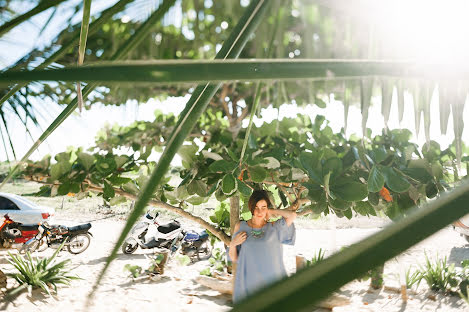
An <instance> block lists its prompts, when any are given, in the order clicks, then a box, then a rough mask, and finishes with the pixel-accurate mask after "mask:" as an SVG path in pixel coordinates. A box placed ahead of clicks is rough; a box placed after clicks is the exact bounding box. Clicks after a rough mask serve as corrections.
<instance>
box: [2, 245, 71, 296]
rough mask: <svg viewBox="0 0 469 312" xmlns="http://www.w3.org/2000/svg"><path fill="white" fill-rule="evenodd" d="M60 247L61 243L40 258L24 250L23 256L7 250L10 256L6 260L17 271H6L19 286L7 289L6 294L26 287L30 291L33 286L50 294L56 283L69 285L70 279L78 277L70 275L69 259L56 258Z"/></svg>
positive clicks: (12, 294)
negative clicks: (49, 253)
mask: <svg viewBox="0 0 469 312" xmlns="http://www.w3.org/2000/svg"><path fill="white" fill-rule="evenodd" d="M62 247H63V244H62V246H61V247H60V248H58V249H57V250H56V251H55V252H54V254H53V255H52V256H50V257H44V258H42V259H40V258H35V259H33V258H32V256H31V254H30V253H29V252H26V255H25V256H22V255H19V254H18V255H13V254H11V253H10V252H8V255H9V256H10V259H8V262H9V263H10V264H12V265H13V266H14V267H15V269H16V270H17V271H18V272H16V273H8V274H7V276H10V277H13V278H14V279H15V280H16V281H17V282H18V283H19V286H17V287H15V288H13V289H9V290H8V295H9V296H14V295H15V294H17V293H19V292H20V291H22V290H24V289H28V291H29V292H31V290H32V289H34V288H41V289H42V290H44V291H45V292H46V293H47V294H49V295H50V290H51V288H53V289H54V291H55V292H57V286H58V285H60V284H64V285H70V282H71V281H72V280H74V279H79V277H77V276H73V275H70V271H71V269H70V268H69V266H70V259H66V260H63V261H60V262H59V261H57V260H56V257H57V254H58V253H59V252H60V250H61V249H62Z"/></svg>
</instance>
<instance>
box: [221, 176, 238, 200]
mask: <svg viewBox="0 0 469 312" xmlns="http://www.w3.org/2000/svg"><path fill="white" fill-rule="evenodd" d="M237 188H238V182H237V180H236V178H235V177H234V176H233V175H232V174H231V173H228V174H226V175H225V176H224V177H223V180H222V182H221V189H222V191H223V193H225V194H226V195H231V194H233V193H234V192H236V190H237Z"/></svg>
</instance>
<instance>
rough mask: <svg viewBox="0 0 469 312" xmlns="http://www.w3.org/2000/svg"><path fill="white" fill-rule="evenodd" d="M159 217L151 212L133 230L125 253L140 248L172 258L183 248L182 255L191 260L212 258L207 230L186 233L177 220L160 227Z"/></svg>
mask: <svg viewBox="0 0 469 312" xmlns="http://www.w3.org/2000/svg"><path fill="white" fill-rule="evenodd" d="M158 215H159V213H158V212H156V213H155V215H154V216H152V214H151V213H150V212H149V213H147V214H146V215H145V218H144V219H143V220H142V221H141V222H139V223H137V224H136V225H135V226H134V227H133V228H132V230H131V232H130V236H129V237H128V238H127V239H126V240H125V242H124V244H123V245H122V252H123V253H125V254H132V253H134V252H135V251H136V250H137V249H138V247H139V246H140V248H142V249H152V248H157V249H159V250H160V251H161V252H169V255H170V256H172V255H174V253H175V252H176V251H177V250H179V247H181V253H182V254H183V255H187V256H189V257H190V258H191V260H194V259H195V258H197V259H198V260H206V259H208V258H210V257H211V255H212V246H211V244H210V242H209V240H208V238H209V236H208V233H207V232H206V231H205V230H204V231H202V232H200V233H197V232H195V231H185V230H184V229H182V228H181V224H180V223H179V222H178V221H176V220H173V221H171V222H170V223H167V224H163V225H160V224H159V223H158V221H157V217H158Z"/></svg>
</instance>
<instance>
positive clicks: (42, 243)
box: [37, 237, 49, 252]
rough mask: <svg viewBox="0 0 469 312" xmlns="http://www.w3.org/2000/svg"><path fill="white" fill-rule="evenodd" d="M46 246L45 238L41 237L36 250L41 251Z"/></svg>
mask: <svg viewBox="0 0 469 312" xmlns="http://www.w3.org/2000/svg"><path fill="white" fill-rule="evenodd" d="M47 247H49V246H48V245H47V240H46V238H45V237H43V238H42V239H41V241H40V242H39V248H38V249H37V251H39V252H43V251H44V250H46V249H47Z"/></svg>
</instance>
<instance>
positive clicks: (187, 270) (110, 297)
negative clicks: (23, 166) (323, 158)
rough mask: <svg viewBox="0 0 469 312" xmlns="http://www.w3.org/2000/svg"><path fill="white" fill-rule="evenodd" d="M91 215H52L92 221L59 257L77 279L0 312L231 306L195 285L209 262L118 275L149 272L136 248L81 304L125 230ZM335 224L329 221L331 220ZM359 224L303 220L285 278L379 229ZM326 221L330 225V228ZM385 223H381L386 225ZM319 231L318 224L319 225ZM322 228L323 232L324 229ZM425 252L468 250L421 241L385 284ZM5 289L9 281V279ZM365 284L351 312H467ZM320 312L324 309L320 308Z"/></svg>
mask: <svg viewBox="0 0 469 312" xmlns="http://www.w3.org/2000/svg"><path fill="white" fill-rule="evenodd" d="M98 218H103V217H102V216H101V217H99V216H98V217H97V216H96V215H91V214H90V215H80V216H75V217H71V216H70V215H68V217H65V216H60V213H59V214H58V216H57V219H56V222H57V223H61V224H66V225H76V224H79V223H83V222H88V221H92V228H91V230H90V231H91V232H92V234H93V235H94V237H93V239H92V242H91V245H90V247H89V248H88V250H86V251H85V252H84V253H82V254H79V255H71V254H69V253H68V252H66V251H64V252H61V253H60V258H61V259H65V258H67V259H71V260H72V263H73V265H74V266H76V267H75V269H74V270H73V273H74V274H76V275H78V276H79V277H81V278H82V280H77V281H73V282H72V284H71V286H70V287H61V288H60V289H59V291H58V294H57V295H53V296H52V297H48V296H47V295H43V294H42V293H41V292H39V291H34V292H33V294H32V296H30V295H28V294H27V293H24V294H22V295H21V296H20V297H19V298H17V299H16V300H15V301H14V302H12V303H2V305H0V310H3V309H6V311H49V312H54V311H64V310H65V309H66V310H70V309H71V310H73V311H155V310H161V309H163V310H164V311H227V310H230V308H231V306H232V303H231V298H230V296H228V295H223V294H220V293H218V292H217V291H214V290H210V289H208V288H206V287H204V286H201V285H199V284H197V283H195V282H194V278H195V277H196V276H198V274H199V272H200V271H201V270H202V269H204V268H205V267H207V266H208V261H200V262H196V263H193V264H190V265H186V266H184V265H181V264H180V263H178V261H177V259H173V260H171V261H170V262H169V263H168V265H167V267H166V270H165V274H164V275H163V276H161V277H158V278H157V279H155V280H150V279H146V278H145V279H137V280H132V279H131V278H129V277H128V273H127V272H124V270H123V267H124V265H125V264H127V263H129V264H138V265H140V266H142V267H147V266H148V263H149V262H148V259H147V258H146V257H145V254H151V251H150V250H141V249H139V250H138V251H137V252H136V253H135V254H133V255H124V254H122V253H121V252H119V254H118V256H117V259H116V260H115V261H114V262H113V263H112V264H111V266H110V268H109V270H108V273H107V275H106V277H105V278H104V280H103V282H102V284H101V286H100V287H99V290H98V291H97V292H96V293H95V298H94V301H93V305H92V306H88V307H86V306H85V303H86V301H87V298H88V296H89V293H90V291H91V288H92V286H93V284H94V281H95V280H96V277H97V276H98V274H99V272H100V270H101V268H102V267H103V264H104V262H105V259H106V256H107V255H108V254H109V251H110V250H111V248H112V247H113V242H114V241H115V239H116V237H117V235H118V234H119V233H120V230H121V228H122V226H123V224H124V222H123V221H122V220H116V219H115V218H114V219H112V218H111V219H101V220H97V219H98ZM334 222H335V221H334ZM355 222H356V223H357V224H358V225H362V226H363V225H368V227H367V228H358V227H350V228H339V229H337V230H336V231H332V230H330V229H325V228H323V229H312V228H306V227H303V226H302V225H304V222H301V220H300V222H298V224H297V241H296V244H295V246H287V247H286V248H285V251H284V261H285V265H286V267H287V270H288V271H289V273H293V272H295V256H296V255H298V254H302V255H304V256H305V257H306V258H311V257H312V256H313V255H314V254H315V253H316V252H317V250H318V249H319V248H322V249H323V250H326V253H331V252H332V250H333V249H334V248H340V247H342V246H347V245H350V244H352V243H353V242H355V241H358V240H360V239H362V238H364V237H366V236H368V235H370V234H372V233H374V232H375V231H378V230H379V228H377V227H375V228H373V227H369V225H370V221H369V220H368V223H367V222H366V220H365V221H363V220H359V221H355ZM331 223H332V222H329V225H330V224H331ZM384 223H385V222H384ZM345 225H349V226H350V225H351V224H350V221H349V222H346V221H343V220H338V221H337V222H336V226H337V227H345ZM183 226H184V227H186V228H192V229H197V226H196V225H194V224H191V223H189V222H184V221H183ZM318 227H321V226H318ZM323 227H325V226H323ZM52 252H53V250H46V251H45V252H43V253H40V254H41V255H42V254H45V255H50V254H52ZM424 252H426V253H427V254H428V255H429V256H436V255H437V254H438V256H439V257H444V256H447V257H448V259H449V261H450V262H455V263H459V262H460V261H461V260H463V259H466V258H468V259H469V246H466V241H465V240H464V239H463V238H461V237H460V236H459V235H458V234H457V233H456V232H454V231H453V230H452V229H450V228H449V227H448V228H445V229H443V230H442V231H440V232H439V233H437V234H435V235H434V236H432V237H430V238H428V239H427V240H425V241H423V242H422V243H420V244H418V245H417V246H414V247H413V248H411V249H410V250H408V251H407V252H405V253H404V254H402V255H400V256H399V257H398V258H397V259H394V260H391V261H389V262H387V263H386V266H385V284H386V285H389V286H398V285H399V284H398V280H399V278H398V276H397V274H395V273H397V272H399V270H400V265H403V266H404V267H406V268H407V267H409V266H411V265H414V266H415V265H416V264H418V263H422V264H423V262H424V260H425V256H424ZM6 253H7V251H6V250H5V249H3V250H0V267H1V268H2V270H4V271H11V269H12V267H11V266H10V265H9V264H8V263H7V261H6ZM9 283H10V285H13V283H14V281H13V280H11V279H10V280H9ZM368 285H369V281H365V282H358V281H355V282H352V283H350V284H348V285H346V286H344V287H343V288H342V289H341V290H340V291H339V293H340V294H342V295H344V296H346V297H348V298H349V299H350V300H351V302H352V306H353V307H354V308H356V310H357V311H469V306H468V305H467V304H466V303H465V302H463V301H462V300H460V299H459V298H457V297H451V296H443V295H437V296H436V300H431V299H429V298H428V295H429V294H431V293H430V292H429V291H428V289H427V288H426V285H423V283H422V285H421V286H420V288H419V289H418V290H417V294H415V295H410V300H409V301H408V302H407V304H405V305H404V304H403V303H402V301H401V299H400V297H399V295H398V294H396V293H394V292H392V291H386V290H381V291H371V290H369V287H368ZM317 311H322V310H321V309H318V310H317ZM324 311H325V310H324Z"/></svg>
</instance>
